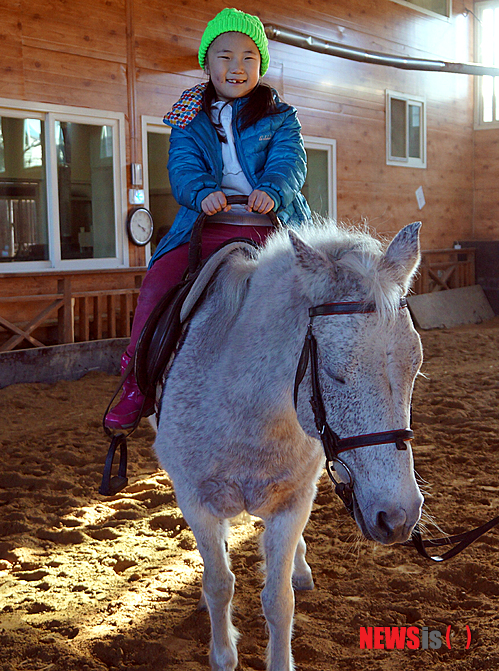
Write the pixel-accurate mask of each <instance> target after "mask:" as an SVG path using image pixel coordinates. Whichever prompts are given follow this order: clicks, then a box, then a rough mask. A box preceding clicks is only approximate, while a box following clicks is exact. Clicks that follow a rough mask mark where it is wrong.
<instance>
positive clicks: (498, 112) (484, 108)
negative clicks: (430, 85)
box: [475, 0, 499, 128]
mask: <svg viewBox="0 0 499 671" xmlns="http://www.w3.org/2000/svg"><path fill="white" fill-rule="evenodd" d="M475 11H476V14H477V17H478V21H476V24H475V25H476V40H475V43H476V48H477V54H476V60H477V61H478V62H479V63H482V64H483V65H489V66H492V67H499V1H498V0H495V1H494V2H478V3H476V4H475ZM476 84H477V86H476V95H477V99H476V103H477V104H476V122H477V126H478V127H482V128H492V127H496V128H498V127H499V102H498V100H499V77H490V76H488V75H485V76H483V77H477V78H476Z"/></svg>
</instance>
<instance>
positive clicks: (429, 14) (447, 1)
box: [391, 0, 452, 22]
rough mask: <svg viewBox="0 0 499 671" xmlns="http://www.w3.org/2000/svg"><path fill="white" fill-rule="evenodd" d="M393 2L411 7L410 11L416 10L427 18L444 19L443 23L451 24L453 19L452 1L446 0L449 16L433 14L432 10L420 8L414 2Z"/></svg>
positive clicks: (401, 0) (393, 0) (392, 0)
mask: <svg viewBox="0 0 499 671" xmlns="http://www.w3.org/2000/svg"><path fill="white" fill-rule="evenodd" d="M391 2H396V3H397V5H403V6H404V7H409V8H410V9H414V10H416V11H417V12H421V14H426V15H427V16H434V17H435V18H437V19H442V20H443V21H447V22H450V20H451V17H452V0H446V3H447V15H445V14H439V13H438V12H433V11H432V10H431V9H426V8H425V7H420V6H419V5H416V4H415V3H414V2H410V1H409V0H391Z"/></svg>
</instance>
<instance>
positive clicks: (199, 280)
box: [134, 238, 257, 399]
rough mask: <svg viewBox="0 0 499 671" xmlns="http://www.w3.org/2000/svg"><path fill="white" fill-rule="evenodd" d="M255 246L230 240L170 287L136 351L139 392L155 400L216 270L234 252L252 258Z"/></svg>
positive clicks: (144, 329) (244, 239) (136, 375)
mask: <svg viewBox="0 0 499 671" xmlns="http://www.w3.org/2000/svg"><path fill="white" fill-rule="evenodd" d="M256 248H257V244H256V243H255V242H253V240H249V239H247V238H232V239H231V240H227V242H225V243H224V244H223V245H221V246H220V247H219V248H218V249H217V250H216V251H215V252H213V254H212V255H211V256H209V257H208V258H207V259H206V261H205V262H204V263H203V264H202V265H201V266H200V267H199V269H198V270H197V271H196V272H195V273H194V274H192V275H190V274H187V275H186V276H185V277H184V279H183V280H182V281H181V282H180V283H179V284H177V285H176V286H174V287H172V289H170V291H168V293H167V294H166V295H165V296H164V297H163V298H162V300H161V301H160V302H159V303H158V305H157V306H156V307H155V309H154V310H153V312H152V313H151V315H150V316H149V318H148V320H147V322H146V324H145V326H144V328H143V330H142V333H141V334H140V337H139V340H138V342H137V347H136V350H135V365H134V373H135V379H136V380H137V384H138V387H139V389H140V391H141V392H142V393H143V394H144V396H146V397H147V398H153V399H155V398H156V390H157V386H158V385H159V384H161V383H162V379H163V377H164V374H165V372H166V370H167V369H168V364H169V363H170V362H171V361H172V358H173V357H174V354H175V352H176V351H177V349H178V347H179V344H180V343H181V340H182V333H183V330H184V325H185V324H186V322H187V321H188V319H189V317H191V316H192V315H193V314H194V313H195V311H196V308H197V307H198V306H199V305H200V303H201V302H202V298H203V296H204V295H205V293H206V289H207V288H208V286H209V285H210V284H211V282H212V280H213V278H214V276H215V274H216V272H217V270H218V268H219V267H220V266H221V265H222V264H223V263H224V261H225V260H226V258H227V257H228V256H229V254H232V253H233V252H235V251H236V250H239V251H243V252H244V253H246V254H248V256H254V253H255V249H256Z"/></svg>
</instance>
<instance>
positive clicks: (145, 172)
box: [142, 115, 172, 265]
mask: <svg viewBox="0 0 499 671" xmlns="http://www.w3.org/2000/svg"><path fill="white" fill-rule="evenodd" d="M148 131H151V132H153V133H161V134H163V135H170V134H171V131H172V129H171V128H170V126H167V125H166V124H165V123H163V119H162V118H160V117H155V116H146V115H143V116H142V188H143V189H144V206H145V207H147V209H148V210H149V211H150V202H149V160H148V159H149V156H148V151H147V133H148ZM145 252H146V265H149V261H150V260H151V243H150V242H149V243H148V244H147V245H146V247H145Z"/></svg>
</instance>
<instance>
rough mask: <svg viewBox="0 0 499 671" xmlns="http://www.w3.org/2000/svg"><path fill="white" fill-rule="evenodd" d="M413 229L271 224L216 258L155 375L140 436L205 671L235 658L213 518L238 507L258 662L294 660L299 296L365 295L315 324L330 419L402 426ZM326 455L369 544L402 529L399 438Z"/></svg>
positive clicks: (304, 497) (309, 486) (410, 503)
mask: <svg viewBox="0 0 499 671" xmlns="http://www.w3.org/2000/svg"><path fill="white" fill-rule="evenodd" d="M419 226H420V225H419V224H411V225H409V226H406V227H405V228H404V229H402V230H401V231H400V232H399V233H398V235H397V236H396V237H395V238H394V239H393V241H392V242H391V244H390V245H389V246H388V248H387V249H386V251H385V250H384V248H383V246H382V245H381V244H380V243H379V242H378V241H376V240H375V239H374V238H372V237H371V236H370V235H368V234H367V233H364V232H359V231H355V232H353V231H347V230H345V229H342V228H340V227H337V226H336V225H333V224H331V223H324V224H323V225H314V226H312V225H311V226H307V227H305V228H301V229H300V231H299V234H297V233H295V232H293V231H291V230H289V231H282V232H278V233H276V234H275V235H274V236H272V238H271V239H270V240H269V241H268V242H267V243H266V245H265V246H264V248H263V249H261V250H260V251H259V252H257V253H256V255H255V258H249V257H248V255H245V254H243V253H233V254H232V255H231V256H230V257H229V259H228V261H227V262H226V263H225V264H224V265H223V267H222V268H221V269H220V270H219V271H218V275H217V278H216V280H215V282H214V284H213V285H212V287H211V289H210V290H209V293H208V296H207V297H206V300H205V301H204V302H203V304H202V306H201V308H200V309H199V311H198V312H197V313H196V315H195V316H194V318H193V319H192V321H191V323H190V326H189V329H188V333H187V337H186V338H185V341H184V344H183V346H182V348H181V350H180V352H179V354H178V355H177V358H176V359H175V362H174V364H173V367H172V369H171V371H170V373H169V376H168V379H167V381H166V384H165V388H164V395H163V403H162V409H161V414H160V420H159V428H158V434H157V438H156V443H155V449H156V452H157V454H158V457H159V460H160V463H161V464H162V466H163V467H164V468H165V469H166V471H168V473H169V474H170V476H171V478H172V481H173V484H174V487H175V492H176V496H177V500H178V504H179V506H180V508H181V510H182V512H183V514H184V516H185V519H186V520H187V522H188V524H189V525H190V527H191V529H192V531H193V532H194V535H195V537H196V541H197V546H198V549H199V552H200V553H201V555H202V558H203V561H204V574H203V596H202V601H203V602H204V604H205V605H206V606H207V607H208V610H209V614H210V618H211V628H212V640H211V649H210V662H211V668H212V669H213V671H233V670H234V669H235V668H236V666H237V649H236V643H237V631H236V630H235V628H234V627H233V625H232V622H231V601H232V596H233V593H234V582H235V579H234V575H233V573H232V572H231V570H230V565H229V558H228V554H227V552H228V551H227V536H228V518H231V517H234V516H235V515H238V514H239V513H241V512H242V511H244V510H246V511H247V512H248V513H250V514H251V515H255V516H258V517H260V518H261V519H262V520H263V521H264V523H265V532H264V536H263V544H262V545H263V550H264V555H265V557H264V558H265V565H266V579H265V586H264V589H263V591H262V594H261V599H262V604H263V611H264V614H265V618H266V620H267V623H268V628H269V645H268V654H267V657H268V659H267V669H268V671H291V670H292V669H293V668H294V666H293V659H292V654H291V629H292V620H293V612H294V594H293V587H294V588H295V589H311V588H313V580H312V573H311V570H310V568H309V566H308V564H307V563H306V561H305V551H306V546H305V541H304V540H303V536H302V532H303V529H304V527H305V525H306V523H307V520H308V518H309V515H310V510H311V506H312V502H313V500H314V496H315V493H316V482H317V479H318V477H319V475H320V473H321V471H322V468H323V465H324V451H323V449H322V446H321V443H320V442H319V440H318V437H319V436H318V432H317V429H316V428H315V424H314V417H313V414H312V410H311V407H310V404H309V398H310V375H309V374H308V373H307V374H306V375H305V378H304V380H303V384H302V385H301V387H300V392H299V397H298V406H297V411H295V407H294V404H293V383H294V378H295V372H296V369H297V363H298V360H299V358H300V351H301V349H302V346H303V342H304V338H305V334H306V332H307V324H308V321H309V317H308V310H309V308H310V307H311V306H316V305H319V304H324V303H331V302H349V301H371V302H374V303H375V306H376V310H375V312H373V313H369V314H352V315H331V316H321V317H320V318H317V319H316V320H315V322H314V330H315V336H316V339H317V343H318V358H319V369H320V370H319V374H320V383H321V386H322V393H323V398H324V402H325V406H326V410H327V415H328V422H329V424H330V426H331V427H332V428H333V429H334V431H335V432H336V433H337V434H339V436H340V437H347V436H353V435H359V434H366V433H379V432H384V431H392V430H394V429H399V428H406V427H408V426H409V422H410V402H411V394H412V388H413V383H414V379H415V376H416V374H417V372H418V370H419V367H420V365H421V358H422V354H421V345H420V340H419V337H418V335H417V333H416V331H415V330H414V328H413V326H412V322H411V318H410V316H409V314H408V310H407V309H400V299H401V297H402V296H403V295H404V294H405V292H406V291H407V290H408V287H409V285H410V282H411V278H412V275H413V273H414V272H415V270H416V268H417V265H418V262H419V240H418V232H419ZM341 457H342V460H343V462H344V463H345V464H346V465H347V467H348V469H349V470H350V472H351V473H352V475H353V478H354V512H355V518H356V521H357V523H358V525H359V527H360V529H361V530H362V532H363V534H364V535H365V536H366V537H367V538H369V539H371V540H375V541H378V542H380V543H383V544H391V543H396V542H402V541H405V540H407V539H408V538H409V536H410V534H411V531H412V529H413V527H414V525H415V524H416V522H417V521H418V519H419V517H420V513H421V506H422V503H423V497H422V496H421V493H420V491H419V489H418V486H417V484H416V481H415V477H414V471H413V460H412V452H411V449H410V447H409V449H407V450H405V451H401V450H400V449H397V448H396V446H395V444H394V443H388V442H387V444H383V445H377V446H373V445H369V446H365V447H361V448H358V449H352V450H349V451H348V452H344V453H342V455H341ZM342 470H343V472H345V469H342V468H341V467H337V472H338V473H339V474H340V476H341V472H342Z"/></svg>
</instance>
